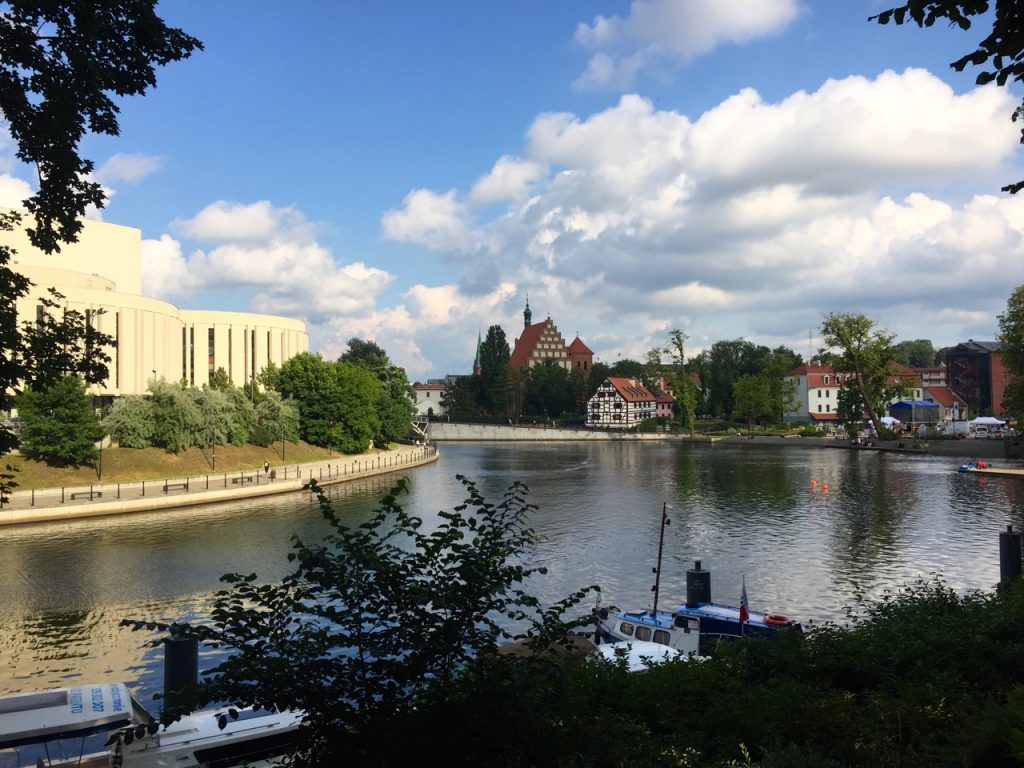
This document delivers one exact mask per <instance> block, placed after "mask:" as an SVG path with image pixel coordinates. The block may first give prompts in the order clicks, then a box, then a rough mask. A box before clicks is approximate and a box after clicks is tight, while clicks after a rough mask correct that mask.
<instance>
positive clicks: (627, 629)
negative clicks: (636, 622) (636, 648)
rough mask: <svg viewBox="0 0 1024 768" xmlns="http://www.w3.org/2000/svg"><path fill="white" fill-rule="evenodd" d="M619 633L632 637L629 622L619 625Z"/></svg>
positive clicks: (631, 626)
mask: <svg viewBox="0 0 1024 768" xmlns="http://www.w3.org/2000/svg"><path fill="white" fill-rule="evenodd" d="M619 632H621V633H622V634H624V635H629V636H630V637H632V636H633V625H632V624H630V623H629V622H626V621H624V622H622V623H621V624H619Z"/></svg>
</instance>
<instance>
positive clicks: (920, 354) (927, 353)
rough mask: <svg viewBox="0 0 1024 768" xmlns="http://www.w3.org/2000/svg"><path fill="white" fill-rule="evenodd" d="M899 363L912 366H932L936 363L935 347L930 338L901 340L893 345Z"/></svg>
mask: <svg viewBox="0 0 1024 768" xmlns="http://www.w3.org/2000/svg"><path fill="white" fill-rule="evenodd" d="M893 353H894V354H895V356H896V357H895V359H896V362H897V363H903V364H904V365H909V366H910V367H911V368H930V367H931V366H933V365H935V347H934V346H933V345H932V343H931V341H929V340H928V339H914V340H913V341H901V342H899V343H898V344H896V345H895V346H894V347H893Z"/></svg>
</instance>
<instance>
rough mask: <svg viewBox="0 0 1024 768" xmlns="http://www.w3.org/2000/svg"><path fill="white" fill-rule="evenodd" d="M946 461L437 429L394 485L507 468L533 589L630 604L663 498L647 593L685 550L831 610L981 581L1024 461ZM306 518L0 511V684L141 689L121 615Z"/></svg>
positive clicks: (152, 612)
mask: <svg viewBox="0 0 1024 768" xmlns="http://www.w3.org/2000/svg"><path fill="white" fill-rule="evenodd" d="M955 466H956V462H955V461H953V460H951V459H948V458H945V459H944V458H929V457H920V456H906V455H902V454H884V453H876V452H873V451H862V452H854V451H845V450H835V449H821V448H799V447H784V448H778V447H771V446H765V447H757V446H756V445H753V444H751V445H733V446H729V445H726V444H718V445H681V444H676V443H578V444H577V443H573V444H566V443H548V444H529V445H523V444H508V443H502V444H469V445H450V444H445V445H442V446H441V459H440V461H438V462H437V463H435V464H432V465H430V466H427V467H423V468H419V469H415V470H412V471H411V472H410V473H409V475H408V477H409V478H410V480H411V492H410V494H409V495H408V496H407V497H404V501H403V504H404V505H405V506H406V507H407V508H408V509H411V510H413V511H415V512H416V513H417V514H419V515H421V516H422V517H424V518H425V519H426V520H427V521H428V523H429V521H430V520H431V519H436V513H437V511H438V510H442V509H450V508H451V507H452V506H454V505H455V504H458V503H460V502H461V501H463V500H464V499H465V496H466V494H465V490H464V488H463V487H462V485H461V484H460V483H459V482H458V481H457V480H456V479H455V475H456V474H463V475H466V476H467V477H469V478H471V479H473V480H475V481H477V483H478V487H479V488H480V489H481V491H483V492H484V494H485V495H486V496H487V498H488V499H490V500H492V501H497V500H498V499H499V498H500V496H501V493H502V492H503V491H504V490H505V488H506V487H507V486H508V485H509V484H510V483H511V482H512V481H513V480H516V479H518V480H521V481H523V482H525V483H526V484H527V485H528V486H529V489H530V494H529V500H530V501H531V502H532V503H534V504H537V505H539V507H540V509H539V510H538V511H537V512H536V514H535V516H534V517H533V520H532V523H533V527H534V528H535V529H536V530H537V531H538V532H539V533H540V534H541V535H542V540H541V541H540V543H539V544H538V546H537V548H536V551H535V552H534V553H533V557H532V563H533V564H537V565H545V566H547V568H548V575H547V576H545V577H542V578H539V579H538V580H537V581H536V583H534V584H533V585H532V588H533V591H534V592H535V593H536V594H538V595H539V596H540V597H542V598H544V599H545V600H547V601H554V600H557V599H559V598H561V597H563V596H565V595H567V594H568V593H569V592H571V591H573V590H574V589H576V588H578V587H581V586H585V585H588V584H599V585H601V587H602V590H603V596H604V599H605V601H606V602H611V603H614V604H616V605H619V606H622V607H627V608H631V609H632V608H637V609H639V608H646V607H648V605H649V603H650V600H651V592H650V589H651V586H652V584H653V576H652V574H651V568H652V566H653V564H654V559H655V556H656V551H657V543H658V529H659V522H660V518H661V509H662V504H663V503H665V502H667V503H668V504H669V505H670V506H671V510H670V512H669V514H670V517H671V520H672V524H671V525H670V527H669V528H668V530H667V533H666V544H665V556H664V563H663V566H662V573H663V574H664V576H663V579H662V587H661V595H662V602H661V606H662V607H665V606H667V605H671V603H673V602H677V601H681V600H682V599H683V597H684V596H685V572H686V569H687V568H689V567H692V565H693V561H694V560H701V561H702V563H703V565H704V567H705V568H707V569H709V570H710V571H711V577H712V582H711V584H712V597H713V599H715V600H717V601H720V602H731V603H735V602H736V601H738V598H739V592H740V584H741V578H742V577H744V576H745V578H746V586H747V593H748V596H749V599H750V605H751V607H752V608H755V609H760V610H771V611H773V612H777V613H786V614H788V615H791V616H795V617H798V618H799V619H801V620H802V621H804V622H805V623H807V622H820V621H825V620H835V621H840V622H841V621H842V620H843V617H844V608H845V607H846V606H853V605H855V604H856V603H857V601H858V599H859V597H860V596H867V597H871V596H877V595H880V594H881V593H882V592H883V591H884V590H886V589H895V588H898V587H899V586H901V585H903V584H906V583H908V582H910V581H912V580H914V579H916V578H918V577H926V578H927V577H929V576H930V575H932V574H941V576H942V577H943V578H944V579H945V581H946V582H947V583H948V584H949V585H950V586H951V587H953V588H955V589H957V590H967V589H989V588H991V587H992V586H993V585H994V584H995V582H996V581H998V579H999V562H998V551H999V549H998V534H999V532H1000V531H1001V530H1005V527H1006V526H1007V525H1008V524H1012V525H1013V526H1014V527H1015V529H1020V528H1021V527H1024V494H1022V490H1024V485H1022V483H1024V481H1021V480H1017V479H997V478H981V477H975V476H969V475H960V474H957V473H956V472H955V471H954V469H955ZM393 477H394V476H390V477H378V478H373V479H370V480H366V481H361V482H355V483H350V484H347V485H344V486H336V487H334V488H332V489H331V491H330V493H331V496H332V498H333V499H334V502H335V508H336V510H337V511H338V512H339V514H340V515H341V516H342V517H343V518H344V519H347V520H351V521H352V522H353V523H355V522H359V521H361V520H363V519H365V518H366V516H367V515H368V514H369V513H370V512H371V511H372V510H373V508H374V507H375V505H376V502H377V500H378V499H379V498H380V496H381V495H382V494H383V492H384V491H386V490H387V489H388V488H389V487H390V485H391V482H392V480H393ZM812 482H813V483H814V485H813V486H812ZM826 485H827V487H828V489H827V491H826V490H825V489H824V486H826ZM324 530H325V526H324V523H323V521H322V519H321V517H320V513H319V511H318V509H317V507H316V505H315V504H314V503H313V501H312V500H311V499H310V498H309V497H308V496H307V495H305V494H290V495H286V496H280V497H274V498H270V499H265V500H259V501H253V500H250V501H246V502H245V503H244V504H239V505H221V506H215V507H208V508H195V509H187V510H186V509H183V510H171V511H166V512H154V513H144V514H140V515H135V516H130V517H122V518H107V519H96V520H81V521H74V522H68V523H60V524H51V525H33V526H25V527H20V528H10V529H0V693H11V692H17V691H26V690H36V689H41V688H46V687H56V686H62V685H71V684H74V683H76V682H96V681H102V680H125V681H129V682H130V683H131V684H133V685H136V686H137V688H138V690H139V692H140V693H141V695H142V698H143V700H144V701H147V702H148V701H149V699H150V697H151V694H153V693H155V692H157V691H158V690H159V688H160V685H161V680H162V677H161V676H162V666H161V653H160V652H158V651H155V650H151V649H147V648H145V647H144V643H145V641H146V640H147V639H149V638H150V636H149V635H146V634H144V633H136V632H131V631H129V630H127V629H123V628H121V627H119V626H118V624H119V622H120V620H121V619H122V618H125V617H129V618H136V619H160V620H181V619H184V620H200V619H202V618H203V617H204V616H205V615H207V612H208V610H209V605H210V601H211V595H212V593H213V592H214V591H215V590H217V589H218V588H219V587H220V586H221V585H220V582H219V577H220V576H221V575H222V574H224V573H229V572H241V573H249V572H256V573H257V574H259V576H260V578H261V579H264V580H271V579H277V578H280V577H281V576H283V575H284V574H285V573H287V572H288V570H289V566H288V563H287V560H286V556H287V553H288V551H289V547H290V540H289V537H290V535H291V534H292V533H297V534H299V535H300V536H301V537H303V538H305V539H307V540H315V539H316V538H317V537H318V536H319V535H320V534H321V533H322V532H323V531H324ZM213 661H215V657H210V656H205V657H204V658H202V659H201V661H200V664H201V666H205V665H207V664H211V663H212V662H213Z"/></svg>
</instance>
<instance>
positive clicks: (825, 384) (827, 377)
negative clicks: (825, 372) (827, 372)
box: [825, 376, 828, 387]
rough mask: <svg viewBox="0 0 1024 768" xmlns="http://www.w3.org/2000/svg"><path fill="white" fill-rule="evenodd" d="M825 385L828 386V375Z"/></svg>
mask: <svg viewBox="0 0 1024 768" xmlns="http://www.w3.org/2000/svg"><path fill="white" fill-rule="evenodd" d="M825 386H826V387H827V386H828V376H826V377H825Z"/></svg>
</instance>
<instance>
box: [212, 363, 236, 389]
mask: <svg viewBox="0 0 1024 768" xmlns="http://www.w3.org/2000/svg"><path fill="white" fill-rule="evenodd" d="M207 386H208V387H209V388H210V389H216V390H217V391H219V392H227V391H228V390H229V389H231V388H232V386H233V385H232V383H231V379H229V378H228V372H227V371H225V370H224V369H223V368H218V369H217V370H215V371H214V372H213V373H211V374H210V380H209V382H208V383H207Z"/></svg>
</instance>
